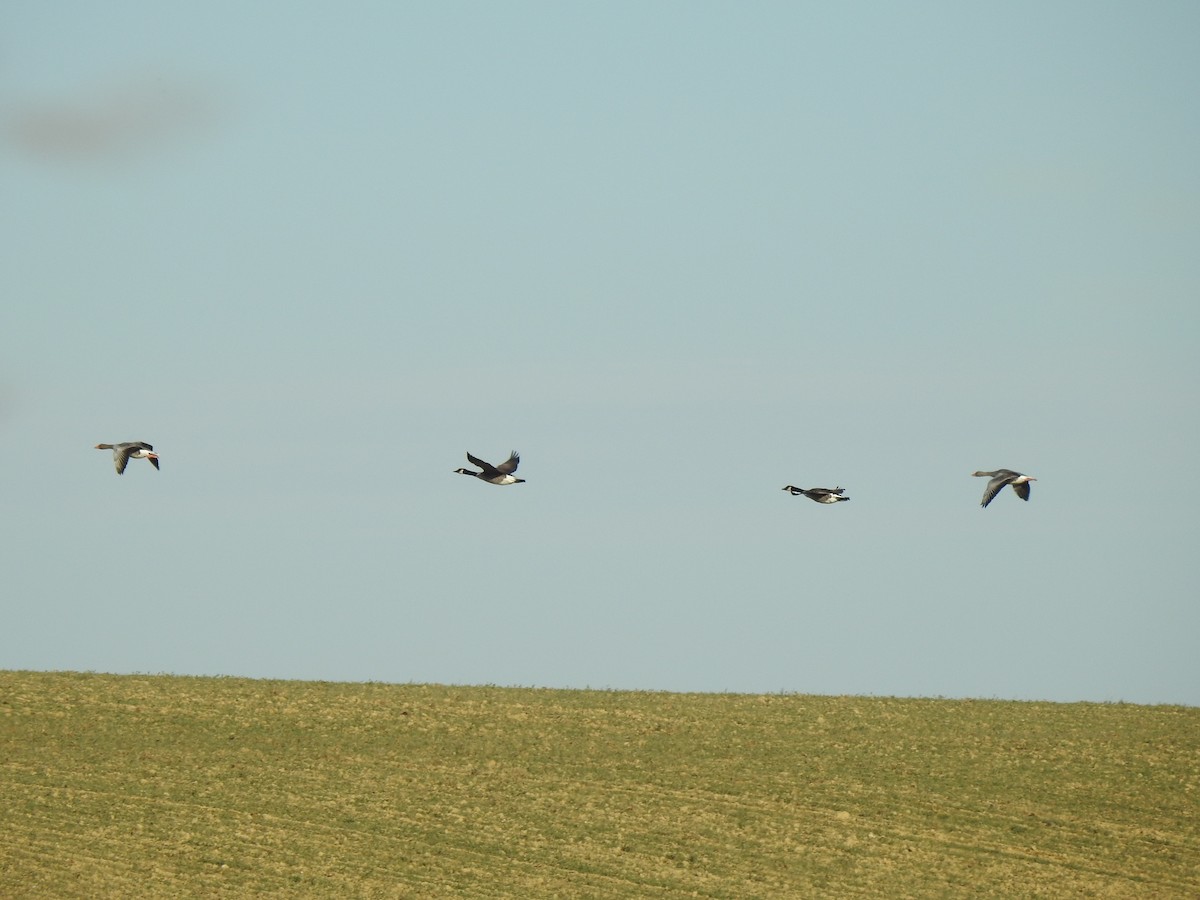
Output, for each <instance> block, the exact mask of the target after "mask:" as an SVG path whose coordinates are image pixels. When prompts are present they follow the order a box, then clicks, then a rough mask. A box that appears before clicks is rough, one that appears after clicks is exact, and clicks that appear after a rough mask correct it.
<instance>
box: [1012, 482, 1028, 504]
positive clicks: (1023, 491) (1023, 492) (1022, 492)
mask: <svg viewBox="0 0 1200 900" xmlns="http://www.w3.org/2000/svg"><path fill="white" fill-rule="evenodd" d="M1012 489H1013V490H1014V491H1016V492H1017V496H1018V497H1020V498H1021V499H1022V500H1028V499H1029V482H1028V481H1024V482H1022V483H1021V484H1014V485H1013V486H1012Z"/></svg>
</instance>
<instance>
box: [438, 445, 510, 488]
mask: <svg viewBox="0 0 1200 900" xmlns="http://www.w3.org/2000/svg"><path fill="white" fill-rule="evenodd" d="M467 462H469V463H470V464H471V465H473V466H479V468H481V469H482V470H483V471H482V472H472V471H471V470H470V469H455V470H454V471H455V474H458V475H474V476H475V477H476V478H478V479H479V480H480V481H486V482H487V483H488V484H521V483H522V482H524V481H525V479H524V478H517V477H515V476H514V475H513V472H515V471H517V466H519V465H520V464H521V457H520V455H519V454H518V453H517V451H516V450H514V451H513V452H512V453H510V454H509V455H508V459H506V460H505V461H504V462H502V463H500V465H498V466H493V465H492V464H491V463H486V462H484V461H483V460H482V459H477V458H476V457H474V456H472V455H471V454H470V453H468V454H467Z"/></svg>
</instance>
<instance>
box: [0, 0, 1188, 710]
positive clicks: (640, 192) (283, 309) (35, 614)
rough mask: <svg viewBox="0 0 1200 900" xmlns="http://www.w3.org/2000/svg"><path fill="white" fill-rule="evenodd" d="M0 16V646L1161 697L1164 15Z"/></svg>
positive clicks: (61, 6)
mask: <svg viewBox="0 0 1200 900" xmlns="http://www.w3.org/2000/svg"><path fill="white" fill-rule="evenodd" d="M0 35H2V37H0V128H2V129H3V135H4V143H3V146H2V147H0V197H2V198H3V207H2V212H0V238H2V240H3V245H4V247H5V251H6V252H5V264H4V265H3V266H2V267H0V297H2V298H3V304H2V306H0V310H2V312H0V316H2V318H0V334H2V336H3V356H2V358H0V429H2V431H0V433H2V434H3V436H4V438H5V440H6V443H7V445H8V447H9V453H10V459H9V466H8V469H7V471H8V474H7V475H6V476H5V478H4V489H3V497H4V507H5V509H4V512H5V515H4V517H3V528H4V531H3V535H2V537H3V544H4V547H5V548H6V551H5V565H4V591H3V594H4V599H3V610H4V619H5V626H4V628H3V629H0V667H4V668H31V669H83V670H93V669H94V670H103V671H114V672H176V673H195V674H228V675H247V676H262V677H284V678H316V679H329V680H366V679H372V680H380V681H420V682H453V683H469V684H470V683H494V684H521V685H542V686H551V687H585V686H591V687H611V688H641V689H667V690H689V691H691V690H695V691H722V690H732V691H751V692H758V691H798V692H811V693H827V694H828V693H832V694H842V693H847V694H851V693H865V694H880V695H944V696H973V697H1001V698H1045V699H1052V700H1063V701H1072V700H1085V699H1086V700H1122V699H1123V700H1129V701H1136V702H1144V703H1155V702H1174V703H1188V704H1200V661H1198V660H1200V653H1198V652H1197V650H1198V647H1197V635H1198V634H1200V602H1198V600H1200V591H1198V590H1197V577H1196V574H1195V573H1196V560H1197V549H1196V547H1197V536H1198V535H1197V529H1196V526H1195V524H1194V523H1195V515H1196V508H1197V504H1198V502H1200V490H1198V488H1197V486H1196V480H1195V478H1194V476H1193V472H1192V467H1193V462H1194V458H1195V451H1196V448H1197V446H1198V444H1200V428H1198V423H1200V417H1198V409H1197V397H1198V388H1200V378H1198V375H1200V371H1198V368H1200V364H1198V362H1197V359H1198V357H1200V354H1198V353H1197V338H1198V337H1200V329H1198V327H1197V326H1198V325H1200V308H1198V307H1200V252H1198V250H1200V166H1198V165H1197V160H1200V98H1198V97H1197V93H1198V91H1197V85H1200V6H1197V5H1196V4H1194V3H1190V2H1186V3H1156V4H1152V5H1135V4H1098V3H1091V2H1088V3H1057V4H1050V5H1047V4H1044V3H1028V4H1022V3H1015V4H1003V5H1000V6H997V5H996V4H983V3H967V4H963V3H951V2H946V3H930V4H903V5H894V4H892V5H884V4H828V3H757V4H756V3H751V4H746V3H737V4H734V3H729V4H701V3H692V2H688V3H652V4H647V3H613V4H588V5H583V4H562V3H544V4H543V3H514V4H482V3H478V4H421V5H418V4H394V3H378V4H350V5H346V4H336V5H335V4H304V3H300V4H295V3H287V4H283V3H280V4H274V5H272V4H253V5H251V6H249V7H247V5H246V4H240V3H212V4H201V5H199V6H197V5H195V4H192V5H191V6H187V7H185V6H184V5H182V4H167V5H164V4H159V3H127V4H121V3H115V4H104V5H102V6H97V5H93V4H67V3H16V4H8V5H7V6H6V8H5V10H4V12H3V13H2V14H0ZM122 440H146V441H150V442H151V443H153V444H154V445H155V446H156V448H157V449H158V451H159V452H160V453H161V455H162V471H161V472H158V473H156V472H154V471H153V470H152V469H151V468H150V467H149V466H148V465H147V464H146V463H145V462H134V463H133V464H132V465H131V466H130V469H129V470H128V471H127V472H126V474H125V475H124V476H123V477H121V478H117V477H116V476H115V475H114V474H113V470H112V466H111V462H110V459H109V456H108V454H106V453H101V452H99V451H96V450H93V449H92V446H93V445H94V444H95V443H97V442H100V441H106V442H115V441H122ZM513 448H515V449H517V450H519V451H520V452H521V454H522V460H523V461H522V466H521V470H520V473H519V474H521V475H523V476H524V477H525V478H527V479H528V482H527V483H526V484H523V485H519V486H515V487H509V488H495V487H492V486H490V485H484V484H481V483H478V482H476V481H474V480H471V479H467V478H463V477H461V476H458V475H453V474H452V470H453V469H454V468H456V467H458V466H460V465H463V464H464V463H465V458H464V453H465V452H466V451H468V450H470V451H471V452H473V453H475V454H477V455H479V456H482V457H483V458H485V459H490V460H492V461H493V462H498V461H500V460H501V459H502V458H503V457H504V456H505V455H506V454H507V452H508V451H509V450H510V449H513ZM997 467H1009V468H1015V469H1019V470H1021V471H1024V472H1028V473H1030V474H1032V475H1035V476H1037V477H1038V479H1039V480H1038V482H1037V483H1036V484H1035V485H1034V490H1033V497H1032V500H1031V501H1030V502H1029V503H1027V504H1026V503H1021V502H1020V501H1019V500H1017V499H1016V497H1015V496H1014V495H1013V494H1012V492H1011V491H1008V492H1006V493H1005V494H1004V495H1002V496H1001V497H999V498H998V499H997V500H996V501H995V502H994V503H993V504H992V505H991V506H990V507H989V508H988V509H987V510H982V511H981V510H980V508H979V498H980V495H981V493H982V490H983V479H974V478H971V477H970V473H971V472H972V471H974V470H975V469H979V468H981V469H993V468H997ZM788 483H792V484H798V485H801V486H804V487H809V486H814V485H827V486H833V484H838V485H841V486H843V487H845V488H847V493H848V494H849V496H850V497H851V498H852V500H851V502H849V503H842V504H838V505H837V506H831V507H824V506H819V505H817V504H814V503H812V502H810V501H808V500H806V499H804V498H802V497H801V498H792V497H789V496H788V495H786V494H784V493H783V492H782V491H781V490H780V488H781V487H782V486H783V485H785V484H788Z"/></svg>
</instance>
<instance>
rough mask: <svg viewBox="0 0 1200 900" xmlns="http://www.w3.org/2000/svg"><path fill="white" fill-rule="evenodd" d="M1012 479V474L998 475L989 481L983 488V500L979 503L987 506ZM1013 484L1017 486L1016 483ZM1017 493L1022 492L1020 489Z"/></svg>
mask: <svg viewBox="0 0 1200 900" xmlns="http://www.w3.org/2000/svg"><path fill="white" fill-rule="evenodd" d="M1010 481H1012V475H997V476H996V477H995V478H993V479H992V480H991V481H989V482H988V483H987V487H986V488H984V490H983V500H982V501H981V502H980V504H979V505H980V506H982V507H986V506H987V505H988V504H989V503H991V502H992V501H993V500H995V499H996V495H997V494H998V493H1000V491H1001V489H1003V487H1004V486H1005V485H1006V484H1008V483H1009V482H1010ZM1013 486H1014V487H1016V485H1013ZM1017 493H1020V491H1018V492H1017Z"/></svg>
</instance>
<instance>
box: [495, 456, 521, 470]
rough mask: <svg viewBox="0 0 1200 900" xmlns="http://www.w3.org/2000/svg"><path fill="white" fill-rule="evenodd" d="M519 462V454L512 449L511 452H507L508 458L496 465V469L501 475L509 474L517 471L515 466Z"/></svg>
mask: <svg viewBox="0 0 1200 900" xmlns="http://www.w3.org/2000/svg"><path fill="white" fill-rule="evenodd" d="M520 464H521V456H520V454H519V453H517V451H516V450H514V451H513V452H512V453H510V454H508V459H506V460H505V461H504V462H502V463H500V465H498V466H496V471H497V472H499V473H500V474H502V475H511V474H512V473H513V472H515V471H517V466H519V465H520Z"/></svg>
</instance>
